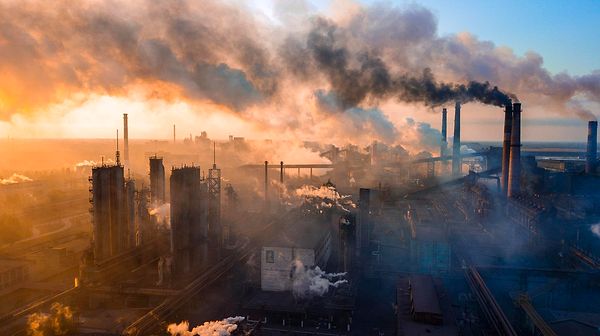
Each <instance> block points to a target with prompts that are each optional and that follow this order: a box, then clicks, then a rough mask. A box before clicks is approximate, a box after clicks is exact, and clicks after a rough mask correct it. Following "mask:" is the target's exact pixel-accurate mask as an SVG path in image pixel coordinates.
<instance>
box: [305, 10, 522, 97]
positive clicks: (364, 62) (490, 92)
mask: <svg viewBox="0 0 600 336" xmlns="http://www.w3.org/2000/svg"><path fill="white" fill-rule="evenodd" d="M337 29H338V27H337V25H335V24H334V23H333V22H331V21H329V20H326V19H323V18H318V19H317V20H316V21H315V23H314V26H313V28H312V30H311V31H310V33H309V34H308V37H307V49H308V52H309V54H310V55H311V56H312V59H313V60H314V62H315V63H316V68H317V69H318V71H321V72H323V73H325V75H326V76H327V78H328V80H329V82H330V83H331V86H332V88H333V91H334V92H335V94H336V97H337V98H338V99H339V101H340V103H341V105H342V108H343V109H348V108H352V107H355V106H357V105H359V104H360V103H362V102H363V101H365V100H367V99H368V98H371V99H385V98H396V99H397V100H400V101H404V102H409V103H412V102H420V103H424V104H425V105H428V106H438V105H441V104H444V103H447V102H451V101H455V100H460V101H462V102H469V101H479V102H481V103H484V104H490V105H496V106H504V105H505V104H507V103H508V102H509V101H510V99H511V96H512V98H513V99H515V98H516V97H515V96H514V95H510V94H507V93H504V92H502V91H500V90H499V89H498V88H497V87H495V86H491V85H490V83H489V82H483V83H480V82H477V81H469V82H468V84H466V85H465V84H448V83H444V82H437V81H436V80H435V78H434V75H433V73H432V71H431V69H429V68H425V69H424V70H423V72H422V74H421V76H416V77H415V76H410V75H408V74H400V75H393V74H391V73H390V71H389V67H388V65H387V64H386V63H385V62H384V61H383V59H381V58H380V57H378V56H376V55H375V53H374V51H371V50H367V51H364V52H360V53H357V54H356V55H352V54H351V52H350V51H349V50H348V48H346V47H345V46H343V44H342V43H340V42H339V41H338V40H337V39H336V30H337ZM299 56H300V57H303V56H304V54H300V55H299ZM351 59H353V60H354V61H355V63H357V64H356V65H355V66H350V64H349V63H350V60H351Z"/></svg>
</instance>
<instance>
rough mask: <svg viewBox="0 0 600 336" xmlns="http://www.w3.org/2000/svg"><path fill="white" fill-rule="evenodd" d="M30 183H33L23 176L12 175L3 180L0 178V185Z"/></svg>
mask: <svg viewBox="0 0 600 336" xmlns="http://www.w3.org/2000/svg"><path fill="white" fill-rule="evenodd" d="M31 181H33V180H32V179H30V178H29V177H27V176H25V175H21V174H17V173H13V174H12V175H11V176H9V177H7V178H4V179H2V178H0V185H7V184H17V183H22V182H31Z"/></svg>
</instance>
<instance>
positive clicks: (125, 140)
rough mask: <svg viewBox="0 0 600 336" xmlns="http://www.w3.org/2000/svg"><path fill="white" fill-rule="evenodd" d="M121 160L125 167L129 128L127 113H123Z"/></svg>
mask: <svg viewBox="0 0 600 336" xmlns="http://www.w3.org/2000/svg"><path fill="white" fill-rule="evenodd" d="M123 158H124V159H125V165H126V166H127V165H129V127H128V125H127V113H123Z"/></svg>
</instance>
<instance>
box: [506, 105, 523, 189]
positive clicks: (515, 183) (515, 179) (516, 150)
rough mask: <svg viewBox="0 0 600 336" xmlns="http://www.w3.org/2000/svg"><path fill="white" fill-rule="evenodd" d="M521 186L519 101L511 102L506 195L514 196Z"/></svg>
mask: <svg viewBox="0 0 600 336" xmlns="http://www.w3.org/2000/svg"><path fill="white" fill-rule="evenodd" d="M520 188H521V103H514V104H513V117H512V130H511V135H510V167H509V171H508V191H507V196H508V197H514V196H516V195H517V194H518V193H519V191H520Z"/></svg>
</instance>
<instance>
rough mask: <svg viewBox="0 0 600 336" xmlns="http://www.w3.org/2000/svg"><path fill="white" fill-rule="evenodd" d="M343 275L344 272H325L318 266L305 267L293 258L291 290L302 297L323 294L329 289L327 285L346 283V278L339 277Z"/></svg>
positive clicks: (334, 285)
mask: <svg viewBox="0 0 600 336" xmlns="http://www.w3.org/2000/svg"><path fill="white" fill-rule="evenodd" d="M345 275H346V273H326V272H324V271H322V270H321V269H320V268H319V266H317V267H315V268H307V267H305V266H304V264H303V263H302V262H301V261H300V260H294V274H293V279H292V292H293V294H294V296H295V297H297V298H302V299H305V298H311V297H314V296H323V295H324V294H326V293H327V291H329V287H338V286H340V285H342V284H345V283H347V282H348V280H345V279H339V278H341V277H343V276H345ZM335 279H338V280H335Z"/></svg>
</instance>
